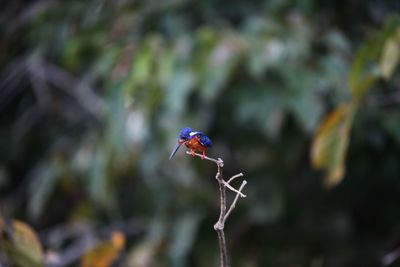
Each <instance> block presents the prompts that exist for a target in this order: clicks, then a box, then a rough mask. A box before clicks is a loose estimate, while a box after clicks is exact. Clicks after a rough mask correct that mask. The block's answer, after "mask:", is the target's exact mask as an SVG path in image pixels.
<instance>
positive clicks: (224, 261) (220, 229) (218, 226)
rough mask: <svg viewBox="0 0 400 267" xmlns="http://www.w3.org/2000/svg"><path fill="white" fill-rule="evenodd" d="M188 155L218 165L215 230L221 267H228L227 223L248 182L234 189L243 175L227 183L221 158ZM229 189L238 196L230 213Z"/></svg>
mask: <svg viewBox="0 0 400 267" xmlns="http://www.w3.org/2000/svg"><path fill="white" fill-rule="evenodd" d="M186 154H188V155H192V156H197V157H200V158H202V159H205V160H209V161H212V162H214V163H215V164H216V165H217V174H216V175H215V179H216V180H217V181H218V185H219V202H220V213H219V218H218V221H217V222H216V223H215V224H214V229H215V231H216V232H217V235H218V244H219V254H220V267H228V251H227V248H226V239H225V232H224V227H225V222H226V220H227V219H228V217H229V215H230V214H231V213H232V211H233V210H234V209H235V207H236V203H237V201H238V199H239V196H240V197H246V195H245V194H243V193H242V190H243V188H244V186H245V185H246V184H247V182H246V181H245V180H244V181H243V182H242V184H241V185H240V187H239V190H236V189H235V188H233V187H232V186H231V185H230V184H229V183H231V182H232V181H233V180H234V179H236V178H238V177H242V176H243V173H239V174H236V175H234V176H232V177H231V178H230V179H229V180H228V181H225V180H224V178H223V176H222V168H223V167H224V161H223V160H222V159H221V158H218V159H214V158H210V157H207V156H203V155H202V154H199V153H191V152H190V151H186ZM227 188H228V189H229V190H231V191H233V192H235V193H236V196H235V198H234V200H233V202H232V204H231V205H230V207H229V210H228V212H227V211H226V189H227Z"/></svg>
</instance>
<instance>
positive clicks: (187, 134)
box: [169, 127, 212, 160]
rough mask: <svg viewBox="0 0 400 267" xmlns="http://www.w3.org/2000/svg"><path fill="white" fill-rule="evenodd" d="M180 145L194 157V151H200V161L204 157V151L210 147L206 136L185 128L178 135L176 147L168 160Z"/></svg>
mask: <svg viewBox="0 0 400 267" xmlns="http://www.w3.org/2000/svg"><path fill="white" fill-rule="evenodd" d="M182 144H185V146H186V147H187V148H189V149H190V153H191V154H192V156H194V153H195V152H196V151H200V152H201V153H202V156H201V159H204V158H205V157H206V150H207V149H208V148H210V147H211V146H212V142H211V139H210V138H209V137H208V136H207V135H205V134H204V133H202V132H196V131H193V130H192V129H191V128H189V127H186V128H184V129H183V130H182V131H181V133H180V134H179V137H178V141H177V142H176V145H175V147H174V149H173V150H172V152H171V155H170V156H169V159H170V160H171V159H172V157H173V156H174V155H175V153H176V151H178V149H179V148H180V147H181V145H182Z"/></svg>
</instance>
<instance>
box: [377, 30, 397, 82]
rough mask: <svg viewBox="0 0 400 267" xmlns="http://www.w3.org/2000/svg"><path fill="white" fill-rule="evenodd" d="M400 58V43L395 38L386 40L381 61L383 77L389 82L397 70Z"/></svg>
mask: <svg viewBox="0 0 400 267" xmlns="http://www.w3.org/2000/svg"><path fill="white" fill-rule="evenodd" d="M399 39H400V38H399ZM399 58H400V42H399V41H397V40H396V39H395V38H389V39H388V40H386V42H385V45H384V47H383V51H382V57H381V60H380V67H381V72H382V75H383V77H384V78H385V79H386V80H388V79H389V78H390V76H392V74H393V72H394V70H395V69H396V66H397V63H398V62H399Z"/></svg>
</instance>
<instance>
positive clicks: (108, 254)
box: [81, 231, 125, 267]
mask: <svg viewBox="0 0 400 267" xmlns="http://www.w3.org/2000/svg"><path fill="white" fill-rule="evenodd" d="M124 246H125V236H124V234H123V233H121V232H119V231H116V232H113V233H112V236H111V239H110V240H107V241H104V242H102V243H100V244H99V245H98V246H96V247H95V248H93V249H92V250H90V251H89V252H88V253H86V254H85V255H84V256H83V258H82V261H81V267H109V266H111V265H112V264H113V262H114V261H115V260H116V259H117V258H118V256H119V254H120V252H121V250H122V249H123V248H124Z"/></svg>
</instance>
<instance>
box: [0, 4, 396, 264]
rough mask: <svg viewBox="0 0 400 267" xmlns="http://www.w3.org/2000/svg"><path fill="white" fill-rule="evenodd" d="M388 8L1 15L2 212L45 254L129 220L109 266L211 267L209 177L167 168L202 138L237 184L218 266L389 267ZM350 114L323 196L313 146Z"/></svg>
mask: <svg viewBox="0 0 400 267" xmlns="http://www.w3.org/2000/svg"><path fill="white" fill-rule="evenodd" d="M399 10H400V4H399V2H398V1H397V0H392V1H390V0H387V1H373V0H367V1H361V0H351V1H312V0H298V1H289V0H281V1H278V0H273V1H261V0H254V1H239V0H235V1H230V2H229V3H227V2H226V1H222V0H204V1H189V0H168V1H127V0H118V1H105V0H90V1H66V2H60V1H44V0H43V1H41V0H37V1H22V0H18V1H13V2H12V3H9V4H8V5H7V6H6V7H4V8H3V9H1V11H0V13H1V16H0V20H1V23H0V35H1V40H2V41H1V42H0V47H1V51H3V53H1V54H0V66H1V69H2V71H1V76H0V137H1V138H0V151H1V153H0V201H1V209H2V213H4V214H5V215H6V216H8V217H17V218H19V219H21V220H24V221H27V222H29V223H30V224H32V225H33V226H34V227H35V228H36V229H37V230H39V233H40V232H41V231H43V232H44V234H43V235H42V240H43V243H44V247H45V249H48V250H52V251H57V252H60V254H61V253H62V252H63V251H64V249H65V248H66V247H68V245H69V243H68V240H67V241H65V240H64V239H65V238H64V237H63V236H62V235H61V236H60V237H58V239H57V238H55V240H52V239H50V238H48V235H46V233H48V231H49V229H52V228H53V227H55V226H57V225H71V224H73V223H75V222H79V221H89V222H91V223H92V224H91V225H92V228H93V229H102V227H107V226H110V225H111V226H112V225H114V224H115V223H116V222H120V221H126V220H129V219H132V218H133V219H134V220H135V221H137V222H138V224H137V226H136V227H137V228H138V229H130V231H132V233H131V234H129V233H128V232H129V231H128V232H127V233H126V234H127V235H128V240H127V241H128V242H127V246H126V247H127V249H126V252H125V253H124V254H123V255H122V259H120V261H119V262H117V263H116V265H118V266H174V267H181V266H215V265H216V264H217V259H218V254H217V252H218V250H217V238H216V234H215V232H214V230H213V228H212V226H213V224H214V223H215V221H216V220H217V215H218V206H217V184H216V182H215V180H214V176H215V171H216V170H215V166H213V165H212V164H209V163H207V162H204V161H201V160H199V159H192V158H189V157H187V156H186V155H184V153H183V152H182V151H180V153H178V155H177V156H176V157H175V158H174V159H173V160H172V161H168V154H169V152H170V149H171V148H172V147H173V144H174V142H175V141H176V138H177V135H178V133H179V130H180V129H181V128H183V127H186V126H190V127H192V128H194V129H197V130H201V131H204V132H206V133H207V134H208V135H209V136H210V137H211V138H212V140H213V143H214V147H213V148H212V149H211V150H210V151H209V152H208V153H209V155H210V156H212V157H222V158H223V159H224V161H225V175H226V176H229V175H233V174H235V173H238V172H243V173H244V174H245V176H246V179H247V181H248V182H249V184H248V186H246V190H245V191H246V194H247V196H248V197H247V198H246V199H242V200H241V201H240V202H239V205H238V207H237V208H236V210H235V212H234V214H233V216H232V217H231V218H230V221H228V224H227V229H226V235H227V239H228V247H229V248H230V249H231V250H230V251H231V260H232V266H247V267H252V266H312V267H318V266H363V267H368V266H379V264H380V263H381V262H383V263H385V264H387V265H390V264H391V262H389V261H387V260H385V259H386V258H385V257H384V255H386V254H387V253H389V252H391V251H392V250H395V249H396V248H397V246H398V244H399V242H400V235H399V226H400V215H399V214H398V213H397V208H398V207H397V206H398V203H400V180H399V177H400V176H399V168H398V165H399V160H400V158H399V155H400V154H399V148H400V124H399V123H398V116H399V113H400V110H399V106H398V103H399V101H400V100H399V99H400V93H399V91H398V90H399V87H400V75H399V71H398V60H399V54H400V53H399V43H400V41H399V24H398V20H399V19H398V17H396V14H397V13H398V12H399ZM385 25H386V26H385ZM350 102H352V103H354V102H357V109H355V110H354V113H352V114H351V116H350V117H351V123H350V124H351V126H350V125H348V126H346V127H344V128H345V131H344V132H345V137H344V138H343V139H341V138H340V137H339V138H338V136H337V135H339V134H337V135H336V136H335V137H334V138H333V140H334V141H333V142H334V145H331V144H330V145H331V146H330V147H332V149H333V150H332V151H330V152H328V154H327V155H328V156H326V158H327V159H330V160H327V161H326V162H324V163H323V164H321V165H319V166H320V167H323V168H327V169H328V175H329V170H337V169H335V168H337V166H339V167H340V168H345V169H346V174H345V177H344V179H343V181H342V182H341V183H340V184H338V185H337V186H336V187H333V188H326V187H325V186H324V177H325V174H324V173H322V172H319V171H315V170H313V168H312V167H311V164H310V160H309V155H310V149H311V144H312V141H313V137H314V136H315V133H316V132H317V129H318V128H319V127H320V126H319V125H320V123H322V124H321V125H323V122H324V118H326V120H329V118H330V116H329V114H335V113H334V112H335V110H336V107H340V106H341V104H342V103H350ZM356 110H357V111H358V112H355V111H356ZM331 112H332V113H331ZM353 115H354V118H353V117H352V116H353ZM342 122H343V120H339V124H338V125H339V126H340V125H341V124H340V123H342ZM343 124H347V122H346V123H343ZM321 127H323V126H321ZM330 129H333V131H332V132H334V133H335V132H339V133H340V132H341V130H340V128H339V130H338V128H335V127H333V128H330ZM343 140H344V141H343ZM335 142H336V143H335ZM327 147H329V146H327ZM346 148H348V149H346ZM336 149H337V150H336ZM331 152H332V154H329V153H331ZM318 155H321V154H320V153H318ZM346 155H347V157H346V158H344V157H345V156H346ZM332 164H333V165H334V167H332ZM344 164H345V166H343V165H344ZM343 174H344V171H343ZM336 178H337V177H336ZM341 178H342V177H340V178H337V180H336V182H338V181H340V180H341ZM46 231H47V232H46ZM93 231H95V230H93ZM50 232H51V231H50ZM0 259H2V258H1V256H0ZM396 263H397V264H399V261H398V260H397V262H396V261H395V262H394V263H393V264H392V265H391V266H395V264H396Z"/></svg>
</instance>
